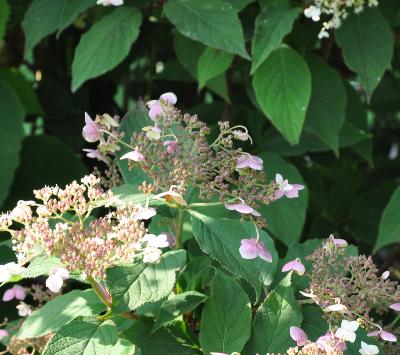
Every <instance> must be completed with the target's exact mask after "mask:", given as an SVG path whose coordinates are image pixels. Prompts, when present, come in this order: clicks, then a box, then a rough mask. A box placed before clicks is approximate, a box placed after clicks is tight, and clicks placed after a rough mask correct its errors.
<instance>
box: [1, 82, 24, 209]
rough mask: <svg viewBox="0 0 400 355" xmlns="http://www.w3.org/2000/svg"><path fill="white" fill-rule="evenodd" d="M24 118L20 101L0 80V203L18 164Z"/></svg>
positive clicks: (6, 192)
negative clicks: (0, 146) (0, 145)
mask: <svg viewBox="0 0 400 355" xmlns="http://www.w3.org/2000/svg"><path fill="white" fill-rule="evenodd" d="M24 118H25V112H24V108H23V107H22V103H21V101H20V100H19V98H18V97H17V95H16V94H15V93H14V91H13V90H12V89H11V88H10V87H9V86H8V85H7V84H6V83H5V82H4V81H2V80H0V127H1V129H0V142H1V144H2V148H1V150H0V161H1V165H0V181H1V184H0V205H2V204H3V202H4V200H5V198H6V197H7V194H8V191H9V189H10V187H11V184H12V182H13V178H14V172H15V170H16V169H17V167H18V165H19V151H20V149H21V141H22V139H23V137H24V131H23V126H22V124H23V121H24Z"/></svg>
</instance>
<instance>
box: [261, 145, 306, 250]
mask: <svg viewBox="0 0 400 355" xmlns="http://www.w3.org/2000/svg"><path fill="white" fill-rule="evenodd" d="M259 156H260V158H262V159H263V161H264V167H265V173H266V174H267V177H268V180H273V179H275V174H276V173H280V174H282V175H283V176H284V178H287V179H288V180H289V182H290V183H293V184H302V185H305V182H304V180H303V177H302V176H301V175H300V173H299V171H298V170H297V168H296V167H295V166H294V165H292V164H290V163H288V162H287V161H286V160H284V159H283V158H281V157H280V156H279V155H277V154H275V153H270V152H263V153H261V154H260V155H259ZM307 206H308V189H307V187H306V188H305V189H304V190H301V191H300V192H299V197H298V198H295V199H288V198H286V197H282V198H280V199H279V200H277V201H274V202H273V203H271V204H269V205H261V207H260V208H259V211H260V213H261V214H262V215H263V216H264V218H265V219H266V220H267V223H268V226H267V229H268V230H270V231H271V232H272V233H273V234H274V236H275V237H276V238H277V239H279V240H280V241H282V242H283V243H284V244H286V245H287V246H290V245H293V244H295V243H296V242H297V241H298V240H299V239H300V237H301V233H302V231H303V226H304V223H305V220H306V212H307ZM288 216H290V222H289V221H288V218H289V217H288Z"/></svg>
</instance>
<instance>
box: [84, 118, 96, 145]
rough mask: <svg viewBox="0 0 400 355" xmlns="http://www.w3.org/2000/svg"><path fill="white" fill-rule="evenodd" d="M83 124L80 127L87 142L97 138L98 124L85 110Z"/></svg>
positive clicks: (94, 140)
mask: <svg viewBox="0 0 400 355" xmlns="http://www.w3.org/2000/svg"><path fill="white" fill-rule="evenodd" d="M85 123H86V124H85V126H84V127H83V129H82V135H83V138H85V140H86V141H87V142H89V143H93V142H96V141H98V140H99V138H100V132H99V125H98V124H97V123H96V122H95V121H93V120H92V119H91V118H90V116H89V115H88V114H87V113H86V112H85Z"/></svg>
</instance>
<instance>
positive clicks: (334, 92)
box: [304, 56, 347, 155]
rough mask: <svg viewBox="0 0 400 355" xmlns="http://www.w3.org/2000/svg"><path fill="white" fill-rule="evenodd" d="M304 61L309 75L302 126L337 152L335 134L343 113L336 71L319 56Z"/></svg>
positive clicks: (342, 90) (341, 89)
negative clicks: (308, 88) (306, 105)
mask: <svg viewBox="0 0 400 355" xmlns="http://www.w3.org/2000/svg"><path fill="white" fill-rule="evenodd" d="M307 63H308V66H309V68H310V71H311V75H312V95H311V101H310V104H309V106H308V110H307V115H306V120H305V123H304V129H306V130H307V131H309V132H311V133H312V134H315V135H316V136H317V137H318V138H319V139H320V140H321V141H322V142H324V143H325V144H327V145H328V146H329V147H330V148H331V149H332V150H333V151H334V152H335V154H336V155H338V154H339V135H340V132H341V130H342V126H343V123H344V119H345V115H346V103H347V95H346V89H345V87H344V85H343V82H342V79H341V78H340V75H339V74H338V73H337V72H336V71H335V70H334V69H332V68H331V67H330V66H329V65H327V64H326V63H325V62H324V61H323V60H322V58H319V57H317V56H312V57H310V58H308V60H307Z"/></svg>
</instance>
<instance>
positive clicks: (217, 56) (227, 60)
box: [197, 47, 233, 89]
mask: <svg viewBox="0 0 400 355" xmlns="http://www.w3.org/2000/svg"><path fill="white" fill-rule="evenodd" d="M232 61H233V55H232V54H230V53H226V52H223V51H220V50H217V49H213V48H210V47H208V48H206V50H205V51H204V52H203V54H202V55H201V56H200V58H199V62H198V65H197V78H198V80H199V88H200V89H202V88H203V87H204V86H205V85H206V82H207V81H208V80H210V79H212V78H215V77H216V76H218V75H220V74H222V73H223V72H225V70H226V69H228V68H229V66H230V65H231V63H232Z"/></svg>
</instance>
